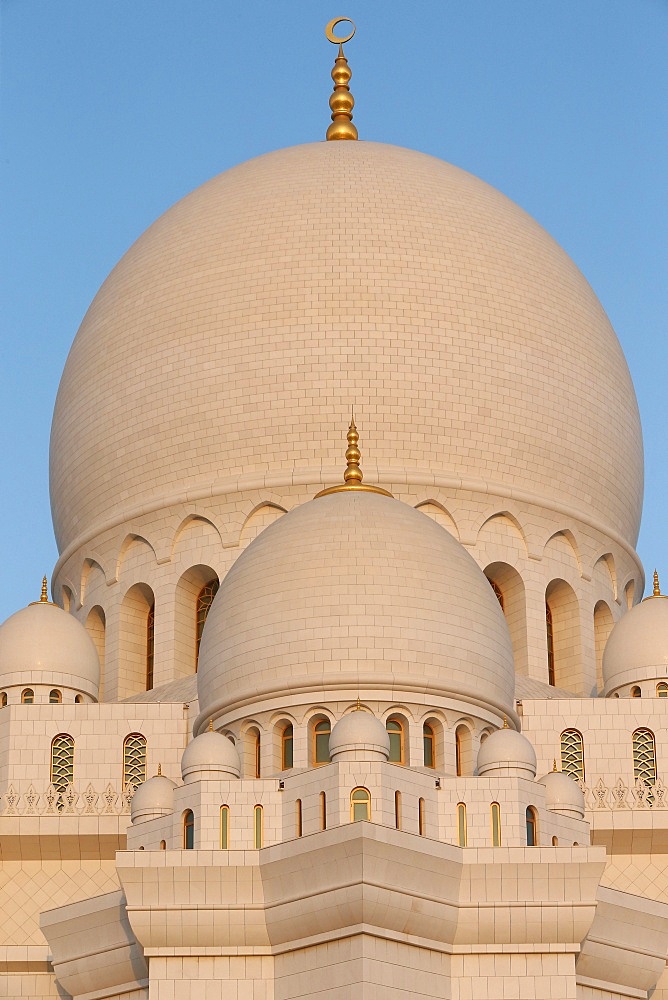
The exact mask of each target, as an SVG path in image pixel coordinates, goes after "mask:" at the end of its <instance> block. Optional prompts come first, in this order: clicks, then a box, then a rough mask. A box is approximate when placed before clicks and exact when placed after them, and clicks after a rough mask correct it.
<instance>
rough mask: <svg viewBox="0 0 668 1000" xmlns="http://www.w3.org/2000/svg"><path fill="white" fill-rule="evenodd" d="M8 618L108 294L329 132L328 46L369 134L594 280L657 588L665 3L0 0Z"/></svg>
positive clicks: (22, 591)
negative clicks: (616, 370) (131, 260)
mask: <svg viewBox="0 0 668 1000" xmlns="http://www.w3.org/2000/svg"><path fill="white" fill-rule="evenodd" d="M0 12H1V13H0V16H1V24H0V29H1V46H2V48H1V58H2V65H1V73H2V76H1V81H0V84H1V113H2V121H1V126H2V133H1V134H2V153H1V157H0V160H1V168H2V175H1V185H2V187H1V191H2V197H1V202H2V218H1V220H0V233H1V235H0V240H1V245H2V255H3V256H2V277H3V281H2V303H1V309H0V324H1V332H2V336H1V344H2V354H1V356H0V364H1V371H0V379H1V385H0V406H1V408H2V412H1V415H0V416H1V420H0V427H1V433H2V442H1V444H2V465H1V466H0V470H1V471H0V475H1V485H2V488H1V490H0V504H1V508H0V514H1V517H0V620H2V619H4V618H5V617H6V616H7V615H9V614H10V613H11V612H12V611H14V610H16V609H17V608H19V607H22V606H23V605H25V604H26V603H28V601H30V600H34V599H36V597H37V596H38V594H39V585H40V579H41V576H42V573H44V572H46V573H48V574H49V575H50V573H51V570H52V568H53V565H54V563H55V560H56V549H55V543H54V541H53V535H52V531H51V520H50V511H49V499H48V468H47V457H48V439H49V428H50V422H51V413H52V409H53V402H54V399H55V394H56V390H57V386H58V380H59V377H60V373H61V371H62V367H63V364H64V362H65V358H66V356H67V352H68V349H69V346H70V344H71V341H72V339H73V337H74V334H75V333H76V330H77V327H78V325H79V323H80V321H81V319H82V317H83V315H84V312H85V311H86V308H87V307H88V305H89V303H90V301H91V299H92V298H93V296H94V294H95V292H96V290H97V289H98V287H99V286H100V284H101V283H102V281H103V280H104V278H105V277H106V275H107V274H108V272H109V271H110V270H111V268H112V267H113V265H114V264H115V263H116V261H117V260H118V258H119V257H120V256H121V255H122V254H123V252H124V251H125V250H126V249H127V248H128V246H129V245H130V244H131V243H132V242H133V241H134V240H135V239H136V237H137V236H139V234H140V233H141V232H142V231H143V230H144V229H145V228H146V227H147V226H148V225H149V223H151V222H152V221H153V220H154V219H155V218H156V217H157V216H158V215H160V214H161V213H162V212H163V211H164V210H165V209H166V208H168V207H169V206H170V205H171V204H173V202H175V201H176V200H177V199H178V198H180V197H181V196H182V195H184V194H186V193H187V192H188V191H190V190H192V188H194V187H196V186H197V185H198V184H200V183H202V182H203V181H205V180H207V179H208V178H209V177H211V176H212V175H214V174H216V173H219V172H220V171H222V170H225V169H226V168H228V167H230V166H232V165H233V164H235V163H239V162H240V161H243V160H246V159H248V158H249V157H252V156H256V155H258V154H260V153H264V152H266V151H268V150H272V149H276V148H278V147H281V146H287V145H292V144H296V143H302V142H311V141H313V140H317V139H319V138H322V137H323V135H324V131H325V128H326V126H327V123H328V108H327V101H328V97H329V93H330V88H331V80H330V78H329V71H330V68H331V64H332V58H333V54H334V50H333V48H332V46H330V45H329V44H328V43H327V41H326V40H325V37H324V34H323V27H324V25H325V23H326V22H327V21H328V20H330V18H332V17H334V16H335V15H336V14H346V15H348V16H350V17H352V18H353V19H354V20H355V21H356V22H357V25H358V31H357V35H356V37H355V39H354V40H353V42H351V43H350V45H349V46H347V55H348V58H349V60H350V64H351V67H352V69H353V73H354V76H353V80H352V90H353V93H354V95H355V99H356V109H355V121H356V123H357V125H358V127H359V130H360V137H361V138H367V139H374V140H378V141H382V142H390V143H396V144H398V145H403V146H409V147H413V148H415V149H420V150H423V151H425V152H428V153H432V154H434V155H436V156H439V157H442V158H443V159H446V160H449V161H451V162H453V163H456V164H457V165H459V166H461V167H464V168H465V169H467V170H470V171H471V172H472V173H475V174H477V175H478V176H480V177H482V178H484V179H485V180H486V181H488V182H489V183H491V184H493V185H494V186H495V187H498V188H499V189H500V190H501V191H503V192H504V193H505V194H507V195H509V197H511V198H512V199H514V200H515V201H516V202H518V203H519V204H520V205H522V206H523V207H524V208H525V209H526V210H527V211H528V212H530V213H531V214H532V215H533V216H534V217H535V218H536V219H537V220H538V221H539V222H540V223H542V224H543V225H544V226H545V228H546V229H547V230H548V231H549V232H551V233H552V235H553V236H554V237H555V238H556V239H557V240H558V241H559V242H560V243H561V245H562V246H563V247H564V248H565V249H566V251H567V252H568V253H569V254H570V255H571V256H572V257H573V259H574V260H575V262H576V263H577V264H578V265H579V267H580V268H581V269H582V271H583V272H584V274H585V275H586V277H587V278H588V280H589V281H590V283H591V284H592V285H593V287H594V289H595V291H596V292H597V294H598V296H599V298H600V299H601V301H602V303H603V305H604V307H605V309H606V310H607V312H608V315H609V316H610V319H611V321H612V323H613V326H614V327H615V329H616V330H617V333H618V335H619V338H620V340H621V342H622V345H623V347H624V350H625V352H626V357H627V359H628V362H629V366H630V369H631V373H632V376H633V378H634V381H635V385H636V391H637V394H638V399H639V403H640V411H641V415H642V421H643V428H644V434H645V449H646V493H645V497H646V499H645V514H644V519H643V530H642V534H641V537H640V543H639V551H640V555H641V558H642V560H643V562H644V564H645V568H646V570H648V571H649V573H650V574H651V570H652V569H653V567H654V565H655V564H656V565H657V566H658V568H659V570H660V571H661V570H662V571H663V576H664V579H665V582H666V589H668V533H667V532H666V529H665V524H664V521H665V515H664V505H665V497H666V495H667V494H668V471H667V465H668V463H667V461H666V452H667V449H666V443H665V442H666V436H667V434H668V401H667V398H666V395H667V393H666V387H667V382H668V378H667V376H668V370H667V368H668V366H667V359H668V348H667V346H666V341H665V337H664V330H665V323H666V316H667V315H668V280H667V271H668V259H667V257H668V251H667V249H666V247H667V245H668V211H667V204H668V198H667V193H668V192H667V185H668V138H667V137H668V129H667V124H668V122H667V119H668V110H667V109H668V100H667V98H668V86H667V84H668V55H667V53H668V3H667V2H666V0H586V2H583V0H540V2H539V0H504V2H502V3H501V2H499V0H466V2H464V0H456V2H455V0H438V2H427V0H414V2H413V3H411V4H408V3H399V2H388V0H385V2H384V3H381V2H380V0H373V2H370V0H367V2H364V0H349V2H347V3H346V4H344V5H341V6H338V5H337V4H336V3H334V4H333V3H332V2H331V0H330V2H328V3H326V4H325V3H322V2H320V0H288V2H284V3H281V4H278V3H276V2H270V0H247V2H246V3H245V4H243V5H241V4H237V5H234V7H233V8H232V5H231V4H227V3H224V2H221V0H57V2H56V0H2V3H1V6H0Z"/></svg>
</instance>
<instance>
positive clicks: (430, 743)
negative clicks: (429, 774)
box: [422, 722, 436, 767]
mask: <svg viewBox="0 0 668 1000" xmlns="http://www.w3.org/2000/svg"><path fill="white" fill-rule="evenodd" d="M422 742H423V745H424V766H425V767H436V736H435V734H434V727H433V726H430V725H429V723H428V722H425V724H424V725H423V727H422Z"/></svg>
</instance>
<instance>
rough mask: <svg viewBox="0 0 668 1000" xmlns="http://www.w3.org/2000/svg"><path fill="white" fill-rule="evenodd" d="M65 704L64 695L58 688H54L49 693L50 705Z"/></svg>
mask: <svg viewBox="0 0 668 1000" xmlns="http://www.w3.org/2000/svg"><path fill="white" fill-rule="evenodd" d="M62 703H63V693H62V691H59V690H58V689H57V688H53V689H52V690H51V691H49V705H62Z"/></svg>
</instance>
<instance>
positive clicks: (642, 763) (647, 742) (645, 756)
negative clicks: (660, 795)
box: [633, 729, 656, 788]
mask: <svg viewBox="0 0 668 1000" xmlns="http://www.w3.org/2000/svg"><path fill="white" fill-rule="evenodd" d="M633 777H634V778H635V779H636V781H638V780H640V781H642V782H643V783H644V784H645V785H647V786H648V787H649V788H651V787H652V785H654V784H655V782H656V744H655V741H654V733H652V732H651V730H649V729H636V731H635V733H634V734H633Z"/></svg>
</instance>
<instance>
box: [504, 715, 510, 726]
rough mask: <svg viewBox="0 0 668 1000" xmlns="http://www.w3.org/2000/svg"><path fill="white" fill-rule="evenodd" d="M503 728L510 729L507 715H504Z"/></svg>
mask: <svg viewBox="0 0 668 1000" xmlns="http://www.w3.org/2000/svg"><path fill="white" fill-rule="evenodd" d="M503 728H504V729H508V728H509V726H508V719H507V718H506V717H505V715H504V717H503Z"/></svg>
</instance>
